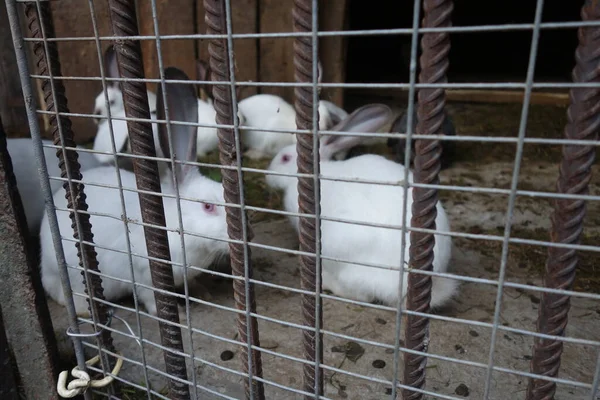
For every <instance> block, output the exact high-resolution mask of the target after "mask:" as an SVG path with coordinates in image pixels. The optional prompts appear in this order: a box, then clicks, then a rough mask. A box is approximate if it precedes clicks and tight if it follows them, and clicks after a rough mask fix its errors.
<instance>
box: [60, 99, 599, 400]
mask: <svg viewBox="0 0 600 400" xmlns="http://www.w3.org/2000/svg"><path fill="white" fill-rule="evenodd" d="M485 107H487V106H481V107H480V108H477V107H474V108H473V107H471V108H469V112H468V113H467V112H466V111H464V110H465V108H464V107H462V106H460V105H459V106H455V107H450V112H451V114H452V115H453V117H454V118H455V122H456V124H457V126H458V127H459V134H460V133H461V132H464V134H474V133H475V132H477V134H481V132H482V131H485V132H486V134H488V135H496V136H498V135H500V136H510V135H513V136H514V135H515V134H516V131H515V129H514V127H515V126H511V127H509V128H507V127H506V126H502V125H501V124H497V123H496V124H495V123H494V121H493V120H489V119H486V118H485V115H486V114H485V110H487V109H486V108H485ZM495 107H498V106H495ZM519 110H520V106H519V107H514V110H513V111H515V112H516V113H517V114H518V111H519ZM489 111H490V110H488V111H487V112H489ZM544 112H545V111H544ZM544 112H542V114H541V115H537V114H535V113H534V114H533V116H532V117H531V118H533V120H534V121H538V122H539V123H538V125H539V126H538V125H535V124H532V126H538V129H539V131H540V132H542V133H544V132H550V130H552V132H551V136H556V137H559V135H560V134H559V132H562V128H561V126H564V121H562V120H561V121H558V122H556V118H555V119H554V120H553V121H554V122H552V124H554V126H552V127H546V126H544V123H549V122H547V121H546V119H545V118H544V117H543V113H544ZM563 112H564V110H561V113H563ZM474 115H475V116H474ZM562 115H564V114H562ZM536 118H537V119H536ZM561 118H562V117H561ZM502 120H504V121H510V124H512V125H515V124H516V126H518V115H512V116H511V115H508V116H505V117H503V119H502ZM532 129H533V128H532ZM536 132H537V131H533V130H532V132H531V135H535V134H536ZM528 136H530V132H528ZM548 136H550V135H548ZM503 146H504V145H497V144H491V143H490V144H475V143H471V144H466V143H465V144H464V148H463V153H462V155H463V156H464V157H463V158H462V159H460V160H458V161H457V162H456V163H455V164H454V165H453V166H452V167H451V168H449V169H447V170H444V171H442V173H441V181H442V184H454V185H460V186H480V187H488V188H509V187H510V182H511V175H512V171H513V162H512V158H514V148H515V146H514V145H511V146H504V147H503ZM540 147H541V146H540ZM546 147H549V146H546ZM503 148H504V150H502V149H503ZM467 150H468V151H467ZM505 150H506V151H505ZM539 151H541V152H542V153H539V152H538V150H532V151H529V150H528V149H527V148H526V149H525V152H524V158H523V165H522V171H521V174H520V183H519V189H523V190H535V191H547V192H553V191H554V190H555V182H556V177H557V173H558V168H557V164H556V161H557V160H558V157H556V156H557V155H558V154H559V153H558V151H559V149H558V148H554V149H553V150H551V153H547V151H546V150H539ZM459 156H460V155H459ZM478 156H479V157H478ZM477 158H479V160H477ZM481 160H483V161H481ZM598 172H599V171H598V168H597V167H594V176H595V179H594V180H593V181H592V184H591V189H590V192H591V194H594V195H599V194H600V184H599V183H600V180H599V179H598ZM260 192H261V193H264V192H263V191H260ZM251 194H252V193H250V194H249V196H250V195H251ZM261 196H262V200H265V201H267V200H268V202H269V204H271V207H273V204H275V203H276V201H273V198H272V197H270V196H266V195H263V194H261ZM440 199H441V201H442V202H443V204H444V206H445V208H446V210H447V212H448V215H449V218H450V222H451V227H452V229H453V230H454V231H457V232H469V233H482V234H493V235H500V236H502V234H503V230H504V223H505V222H506V221H505V218H506V208H507V205H508V196H506V195H499V194H493V195H492V194H477V193H467V192H454V191H452V192H450V191H440ZM253 201H255V202H259V200H258V199H252V198H250V199H249V202H250V203H252V202H253ZM253 205H254V204H253ZM551 207H552V206H551V201H550V200H548V199H545V198H538V197H525V196H520V197H518V198H517V201H516V205H515V210H514V213H513V217H512V224H513V229H512V231H511V237H519V238H526V239H534V240H544V241H545V240H548V238H549V234H548V228H549V227H550V219H549V217H550V213H551V210H552V208H551ZM253 221H256V223H255V224H254V231H255V242H258V243H265V244H269V245H272V246H278V247H283V248H288V249H297V246H298V242H297V237H296V235H295V233H294V231H293V230H292V228H291V227H290V225H289V224H288V222H287V220H285V219H281V218H273V217H270V218H260V217H258V216H254V217H253ZM598 239H600V205H599V204H596V203H589V204H588V215H587V219H586V224H585V229H584V234H583V238H582V241H583V244H589V245H597V244H598V243H599V240H598ZM501 253H502V243H501V242H497V241H485V240H475V239H461V238H455V239H454V250H453V260H452V263H451V266H450V272H453V273H456V274H458V275H462V276H469V277H475V278H485V279H492V280H494V279H498V274H499V270H500V259H501ZM580 255H581V260H580V269H579V270H578V276H577V280H576V282H575V290H578V291H581V292H588V293H600V271H599V270H598V268H599V267H598V266H599V265H600V263H599V261H600V257H599V255H598V253H593V252H589V253H580ZM252 256H253V261H254V268H255V279H256V280H259V281H264V282H268V283H273V284H277V285H284V286H289V287H294V288H298V287H299V262H298V259H297V257H296V256H293V255H288V254H283V253H279V252H277V253H276V252H273V251H267V250H264V249H257V248H255V249H253V254H252ZM545 258H546V248H544V247H541V246H529V245H520V244H511V245H510V246H509V254H508V261H507V269H506V281H507V282H517V283H527V284H534V285H536V286H540V285H541V284H542V281H541V277H542V272H543V268H544V263H545ZM496 290H497V288H496V286H493V285H484V284H478V283H477V284H476V283H463V284H462V286H461V289H460V292H459V294H458V296H457V297H456V298H455V299H454V300H453V301H452V302H451V303H450V304H449V305H448V306H447V307H445V308H443V309H440V310H438V311H436V314H438V315H441V316H445V317H453V318H460V319H464V320H468V321H471V322H472V323H471V324H466V323H459V322H454V321H453V322H447V321H439V320H432V321H431V327H430V338H431V340H430V347H429V353H430V354H432V355H441V356H446V357H452V358H455V359H457V360H462V361H467V362H470V363H479V364H481V365H483V366H485V365H486V364H488V360H489V353H490V338H491V334H492V329H491V328H489V327H482V326H477V325H476V324H478V323H481V322H484V323H493V316H494V309H495V300H496ZM191 294H192V295H193V296H196V297H200V298H203V299H205V300H207V301H210V302H212V303H216V304H219V305H222V306H227V307H234V302H233V295H232V289H231V283H230V281H229V280H226V279H223V278H213V277H206V278H205V279H202V280H201V282H200V281H198V282H195V284H194V285H193V286H192V287H191ZM256 297H257V299H256V300H257V312H258V313H259V314H260V315H263V316H266V317H268V318H271V319H277V320H283V321H286V322H289V323H293V324H300V323H301V319H302V315H301V307H300V296H299V295H297V294H294V293H290V292H288V291H284V290H281V289H274V288H271V287H267V286H264V285H257V286H256ZM539 303H540V293H539V292H534V291H525V290H521V289H514V288H505V289H504V292H503V301H502V308H501V313H500V320H499V327H500V329H499V330H498V332H497V337H496V347H495V352H494V353H493V365H494V366H495V367H498V368H501V369H504V370H503V371H498V370H494V372H493V374H492V380H491V395H490V399H497V400H501V399H507V398H515V399H520V398H524V397H525V392H526V388H527V378H526V377H523V376H519V375H518V373H519V372H529V363H530V355H531V348H532V344H533V338H532V337H531V336H528V335H522V334H518V333H514V332H510V331H506V330H504V328H517V329H522V330H527V331H533V332H534V331H535V329H536V327H535V321H536V317H537V314H538V308H539ZM124 304H127V305H131V304H132V303H131V302H130V301H125V302H124ZM323 304H324V305H323V309H324V318H323V319H324V329H325V330H326V331H329V332H335V333H337V334H341V335H345V336H349V337H353V338H357V339H358V341H357V340H350V339H346V338H340V337H334V336H332V335H329V334H325V335H324V363H325V364H326V365H327V366H330V367H333V368H336V369H340V370H343V371H348V372H349V373H350V374H352V375H348V374H345V373H343V372H334V371H331V370H326V371H325V395H326V396H327V397H328V398H332V399H357V400H358V399H361V400H362V399H369V400H371V399H373V400H374V399H388V398H389V395H390V393H391V386H390V384H386V383H385V382H386V381H391V380H392V379H393V374H394V358H393V354H390V351H389V350H386V349H384V348H382V347H379V346H375V345H373V344H368V343H364V342H359V341H360V340H362V341H370V342H379V343H384V344H387V345H393V344H394V338H395V325H396V324H395V319H396V316H395V313H394V312H390V311H385V310H377V309H372V308H367V307H362V306H357V305H352V304H348V303H344V302H340V301H334V300H328V299H325V300H324V303H323ZM50 308H51V313H52V316H53V323H54V328H55V330H56V331H57V332H64V330H65V329H66V327H67V320H66V317H65V313H64V309H63V308H62V307H60V306H58V305H56V304H55V303H53V302H50ZM181 310H182V312H181V314H180V317H181V321H182V322H183V323H185V313H184V311H183V308H182V309H181ZM118 315H119V316H120V317H121V318H124V319H126V320H127V321H128V322H129V324H130V325H131V327H132V328H133V330H134V332H135V333H136V334H137V333H138V332H137V323H136V317H135V314H134V313H127V312H125V311H119V314H118ZM190 317H191V322H192V326H193V328H194V329H196V330H201V331H205V332H207V333H209V334H210V335H212V336H213V337H210V336H207V335H206V334H202V333H199V332H194V333H193V334H192V342H193V353H194V355H195V357H196V358H197V360H196V361H195V362H194V365H193V366H192V363H191V362H189V363H188V367H189V368H190V369H189V370H188V371H190V370H191V369H192V368H193V370H194V374H195V377H196V380H197V383H198V384H199V385H202V386H204V387H206V388H209V389H210V390H213V391H215V392H218V393H221V394H223V395H225V396H229V397H230V398H243V397H244V391H243V378H242V377H240V376H239V375H236V374H235V373H232V372H229V371H226V370H220V369H219V368H217V367H216V366H222V367H224V368H226V369H231V370H236V371H241V359H240V354H241V351H240V350H241V349H240V348H239V347H237V346H236V345H233V344H230V343H227V342H223V341H222V340H218V339H216V338H214V336H219V337H225V338H228V339H237V327H236V324H235V319H236V316H235V314H234V313H233V312H230V311H224V310H220V309H217V308H214V307H212V306H210V305H207V304H193V305H192V307H191V309H190ZM141 322H142V324H141V325H142V334H143V337H144V344H143V350H144V354H145V358H146V363H147V364H148V365H149V366H151V367H152V368H153V369H155V370H158V371H161V370H163V369H164V368H163V365H164V364H163V353H162V351H161V349H160V348H159V347H157V346H156V345H153V344H152V343H160V338H159V331H158V325H157V322H156V321H154V320H152V319H150V318H148V317H144V316H142V317H141ZM402 322H403V323H404V321H402ZM259 327H260V339H261V345H262V346H263V347H264V348H266V349H268V351H269V352H270V354H267V353H263V355H262V357H263V370H264V378H265V379H266V380H267V381H271V382H274V383H276V384H277V385H281V386H283V387H291V388H295V389H298V390H301V389H302V364H301V362H299V361H298V360H292V359H286V358H283V357H281V356H277V355H274V354H273V353H274V352H275V353H281V354H284V355H286V356H291V357H298V358H301V357H302V346H301V340H302V334H301V331H300V329H298V328H295V327H289V326H283V325H281V324H279V323H275V322H270V321H267V320H264V319H261V320H259ZM113 328H114V329H115V330H117V331H119V332H123V333H125V334H120V333H115V334H114V335H113V336H114V339H115V346H116V348H117V349H118V350H120V351H122V352H123V354H124V356H125V357H126V358H128V359H131V360H136V361H137V362H141V354H142V352H141V348H140V346H139V345H138V344H137V343H136V341H134V340H133V339H132V338H130V337H128V336H126V334H127V335H128V333H127V330H126V328H125V327H124V326H123V324H122V323H121V322H119V321H115V323H114V324H113ZM599 332H600V303H599V302H598V301H597V300H596V301H594V300H588V299H582V298H573V299H572V301H571V311H570V314H569V326H568V329H567V336H569V337H573V338H579V339H588V340H600V334H599ZM401 336H403V329H402V335H401ZM61 337H62V338H63V339H62V340H63V341H64V342H63V345H64V346H63V347H65V348H68V347H69V346H68V343H67V342H66V339H65V338H64V334H63V335H62V336H61ZM184 347H185V349H186V352H188V353H190V352H191V348H190V340H189V333H188V331H187V330H184ZM228 351H229V352H232V353H233V354H234V357H233V358H230V356H231V354H230V353H228ZM228 356H229V357H228ZM401 357H402V355H401ZM228 358H230V359H228ZM199 359H202V360H205V361H207V362H208V363H209V364H210V365H209V364H207V363H204V362H202V361H199ZM597 359H598V349H597V348H594V347H591V346H586V345H582V344H572V343H566V344H565V348H564V353H563V356H562V363H561V370H560V378H561V379H568V380H573V381H576V382H581V383H583V384H588V385H589V384H591V383H592V381H593V377H594V373H595V368H596V362H597ZM401 366H402V359H401V360H400V368H401ZM506 370H510V371H513V372H514V373H508V372H506ZM427 371H428V373H427V383H426V389H427V390H430V391H433V392H436V393H439V394H443V395H447V396H453V397H457V398H462V397H466V398H481V397H482V395H483V391H484V385H485V376H486V371H487V370H486V368H485V367H481V366H476V365H464V364H463V365H460V364H457V363H454V362H449V361H443V360H439V359H436V358H429V360H428V363H427ZM190 376H191V374H190ZM361 376H362V377H361ZM120 377H121V378H122V379H124V380H126V381H128V382H132V383H134V384H137V385H140V386H142V387H144V386H146V382H145V381H144V375H143V372H142V367H141V366H140V365H135V364H134V363H132V362H125V365H124V368H123V370H122V373H121V374H120ZM363 377H364V378H363ZM398 377H399V378H402V371H401V370H400V371H399V374H398ZM149 378H150V383H151V386H152V389H153V390H155V391H157V392H162V391H164V389H165V386H166V380H165V378H164V376H160V375H159V374H158V373H155V372H152V371H150V373H149ZM370 379H371V380H370ZM373 380H375V381H373ZM127 390H128V391H127V392H126V393H125V394H126V395H127V396H129V398H143V397H144V392H143V391H133V390H131V391H129V389H127ZM198 395H199V397H202V398H204V399H213V398H215V399H216V398H220V397H219V396H218V395H216V394H210V393H206V392H204V391H203V390H201V389H199V390H198ZM137 396H140V397H137ZM590 396H591V395H590V390H589V389H586V388H581V387H574V386H570V385H567V384H562V383H560V384H558V387H557V394H556V396H555V398H556V399H557V400H567V399H569V400H570V399H572V400H577V399H589V398H590ZM266 397H267V398H268V399H297V398H301V395H300V394H298V393H293V392H290V391H288V390H285V389H282V388H280V387H276V386H273V385H270V384H267V385H266Z"/></svg>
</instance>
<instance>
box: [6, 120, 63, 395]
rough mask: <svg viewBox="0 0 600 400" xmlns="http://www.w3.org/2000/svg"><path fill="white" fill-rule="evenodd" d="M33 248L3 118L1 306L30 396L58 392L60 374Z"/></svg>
mask: <svg viewBox="0 0 600 400" xmlns="http://www.w3.org/2000/svg"><path fill="white" fill-rule="evenodd" d="M30 250H31V249H30V248H29V232H28V229H27V222H26V220H25V211H24V210H23V203H22V202H21V197H20V196H19V191H18V189H17V181H16V178H15V175H14V173H13V167H12V162H11V158H10V155H9V154H8V149H7V142H6V135H5V133H4V129H3V127H2V121H0V265H2V267H1V268H0V287H2V290H0V309H1V314H2V316H3V318H4V319H5V320H7V321H10V323H9V324H8V325H7V326H6V329H4V328H3V327H2V326H1V325H2V324H1V323H0V331H2V334H4V331H6V335H7V336H8V338H9V339H10V344H11V347H12V351H13V354H14V358H15V361H16V364H17V367H18V369H19V372H20V373H19V376H20V378H21V383H22V385H23V390H24V392H25V394H26V398H34V397H36V396H37V395H39V393H54V388H55V383H54V382H55V381H54V380H55V377H56V376H57V375H58V371H57V370H56V366H57V362H58V350H57V347H56V346H57V345H56V340H55V338H54V330H53V329H52V321H51V320H50V311H48V305H47V303H46V296H45V294H44V289H43V288H42V281H41V277H40V273H39V268H38V266H37V265H35V264H34V260H33V259H32V258H31V252H30ZM32 337H35V338H37V339H39V340H32ZM8 368H11V366H10V365H9V366H8ZM7 378H8V377H6V379H7Z"/></svg>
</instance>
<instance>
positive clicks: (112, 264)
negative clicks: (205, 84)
mask: <svg viewBox="0 0 600 400" xmlns="http://www.w3.org/2000/svg"><path fill="white" fill-rule="evenodd" d="M165 76H166V77H167V78H168V79H177V80H187V76H186V75H185V74H184V73H183V72H182V71H180V70H178V69H176V68H167V69H166V70H165ZM160 92H161V90H160V89H159V95H158V96H157V99H158V108H157V109H158V113H159V116H161V119H162V118H164V111H163V110H164V108H163V107H162V100H161V99H162V96H161V95H160ZM167 94H168V101H169V115H170V117H171V120H172V121H183V122H195V121H196V119H197V110H198V109H197V107H196V105H197V103H196V96H195V93H194V90H193V89H192V86H191V85H182V84H173V83H168V84H167ZM171 133H172V141H173V145H174V154H175V155H176V158H177V159H178V160H179V161H195V160H196V135H197V130H196V129H195V128H194V127H191V126H185V125H171ZM159 135H160V139H161V140H160V142H161V145H162V146H163V152H164V153H165V154H170V152H169V147H168V146H169V144H168V134H167V129H166V125H165V124H160V127H159ZM169 166H170V167H171V168H173V167H172V166H171V165H169ZM174 168H175V173H176V176H177V179H178V182H179V192H180V195H181V197H182V199H181V213H182V217H183V218H182V219H183V225H184V231H185V232H186V234H185V251H186V254H187V262H188V264H189V265H192V266H194V267H200V268H208V267H210V266H211V264H212V263H213V262H214V261H216V260H217V258H219V257H221V256H224V255H226V254H227V252H228V244H227V242H225V241H223V240H226V239H227V237H228V236H227V227H226V223H225V209H224V207H223V206H222V205H216V204H215V203H221V204H222V203H223V202H224V199H223V187H222V185H221V184H220V183H217V182H215V181H213V180H211V179H209V178H206V177H204V176H202V175H201V174H200V173H199V171H198V169H197V167H196V166H192V165H187V164H186V165H184V164H179V163H176V165H175V167H174ZM120 174H121V179H122V182H123V186H124V187H127V188H131V189H135V188H136V179H135V176H134V174H133V173H131V172H129V171H124V170H121V172H120ZM115 175H116V174H115V168H114V167H111V166H108V167H100V168H95V169H92V170H88V171H86V173H85V176H84V181H85V182H86V183H87V184H86V186H85V191H86V195H87V200H88V205H89V211H90V212H91V213H100V214H104V215H106V214H110V215H112V216H116V217H117V218H116V219H115V218H109V217H105V216H101V215H92V216H91V223H92V226H93V233H94V242H95V243H96V244H97V245H98V247H96V251H97V253H98V261H99V267H100V270H101V271H102V273H103V274H106V275H108V276H111V277H115V278H117V279H121V280H125V281H127V282H124V281H119V280H113V279H110V278H106V277H105V278H103V287H104V295H105V297H106V299H107V300H110V301H114V300H117V299H119V298H121V297H124V296H127V295H130V294H131V293H132V291H133V285H132V283H129V282H131V279H132V277H131V274H130V268H129V259H128V255H127V248H126V240H125V235H126V231H125V227H124V226H123V223H122V221H121V220H120V216H121V215H122V210H121V204H120V199H119V191H118V189H116V188H106V187H99V186H93V185H91V183H99V184H105V185H106V184H108V185H114V186H115V187H116V185H117V179H116V176H115ZM161 186H162V187H161V190H162V192H163V193H165V194H171V195H173V194H174V193H175V188H174V186H173V182H172V181H171V180H170V174H167V176H163V180H162V182H161ZM123 195H124V196H125V203H126V210H127V218H128V219H130V220H133V221H137V222H138V223H141V222H142V218H141V211H140V204H139V199H138V195H137V194H136V193H135V192H131V191H123ZM184 198H187V199H199V200H201V202H199V201H190V200H184ZM54 201H55V204H56V206H57V207H61V208H64V207H66V201H65V196H64V193H63V192H58V193H57V194H56V195H55V196H54ZM163 204H164V209H165V217H166V223H167V227H168V228H170V229H179V222H178V212H177V204H176V199H175V198H172V197H164V198H163ZM57 217H58V223H59V227H60V231H61V233H62V235H63V236H65V237H71V236H72V228H71V220H70V219H69V214H68V213H67V212H62V211H57ZM128 230H129V235H130V239H131V249H132V251H133V253H134V256H133V269H134V273H135V281H136V282H138V283H140V284H142V285H148V286H150V287H151V286H152V280H151V276H150V269H149V265H148V260H147V258H143V257H146V256H147V249H146V241H145V237H144V232H143V227H142V226H141V225H139V224H135V223H130V224H129V225H128ZM188 232H190V233H191V234H187V233H188ZM198 235H206V236H210V237H211V238H206V237H199V236H198ZM168 238H169V246H170V249H171V260H172V261H173V262H175V263H180V264H181V263H182V262H183V259H182V256H183V254H182V251H181V241H180V239H181V238H180V235H179V233H177V232H171V231H169V232H168ZM219 239H220V240H219ZM63 243H64V250H65V257H66V261H67V264H68V265H69V266H74V265H77V264H78V257H77V249H76V247H75V245H74V243H72V242H71V241H64V242H63ZM41 245H42V251H41V271H42V284H43V286H44V289H45V290H46V292H47V293H48V294H49V295H50V297H52V298H53V299H54V300H56V301H57V302H58V303H60V304H64V303H65V299H64V296H63V291H62V289H61V283H60V278H59V273H58V265H57V261H56V257H55V253H54V249H53V245H52V237H51V234H50V228H49V226H48V217H47V215H45V216H44V219H43V221H42V231H41ZM107 248H110V249H115V251H111V250H107ZM138 255H139V257H138ZM69 275H70V279H71V285H72V287H73V289H74V291H76V292H78V293H83V289H84V288H83V284H82V279H81V275H80V272H79V270H77V269H74V268H69ZM173 275H174V278H175V285H178V286H180V285H182V283H183V280H184V278H185V272H184V269H183V268H182V267H180V266H177V265H174V266H173ZM197 275H199V272H198V271H197V270H196V269H189V271H188V275H187V277H188V278H189V279H193V278H194V277H195V276H197ZM137 293H138V299H139V300H140V301H141V304H143V306H144V307H145V309H146V310H147V311H148V312H149V313H150V314H153V315H156V305H155V302H154V292H153V291H152V290H150V289H145V288H142V287H138V289H137ZM75 306H76V311H77V313H78V314H79V315H87V313H88V311H87V303H86V301H85V299H84V298H82V297H80V296H75Z"/></svg>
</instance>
